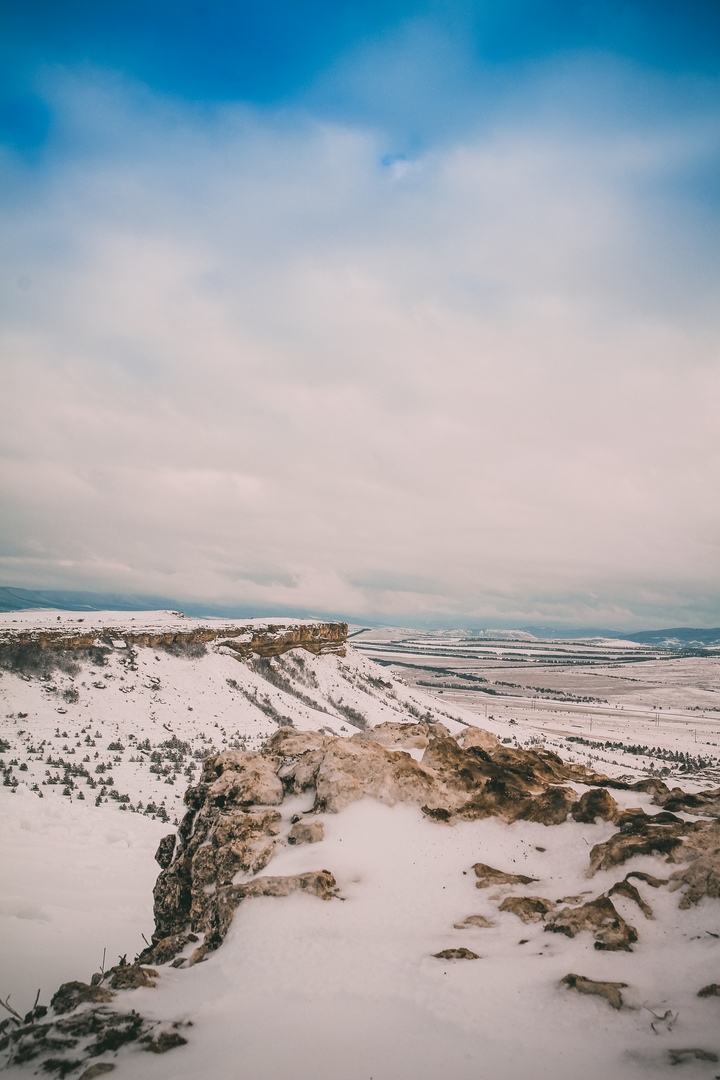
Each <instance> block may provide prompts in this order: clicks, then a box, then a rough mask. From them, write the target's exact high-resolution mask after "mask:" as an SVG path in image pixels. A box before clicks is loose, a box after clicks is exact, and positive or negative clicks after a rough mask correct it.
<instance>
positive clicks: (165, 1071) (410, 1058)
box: [9, 796, 720, 1080]
mask: <svg viewBox="0 0 720 1080" xmlns="http://www.w3.org/2000/svg"><path fill="white" fill-rule="evenodd" d="M635 799H636V800H637V796H635ZM296 809H298V806H296V805H293V804H292V803H290V804H288V805H285V804H283V807H282V810H283V814H284V816H288V817H289V815H290V813H291V812H292V811H293V810H296ZM323 820H324V822H325V829H326V837H327V838H326V840H325V841H323V842H322V843H321V844H318V845H312V846H305V847H300V848H287V849H285V850H284V851H282V852H281V854H279V855H278V856H277V857H276V858H275V859H274V860H273V862H272V865H271V869H270V870H269V872H271V873H273V874H293V873H299V872H302V871H306V870H313V869H319V868H327V869H330V870H331V871H332V872H333V873H334V874H335V876H336V878H337V880H338V883H339V885H340V888H341V893H342V895H343V897H344V898H345V899H344V901H341V900H332V901H329V902H323V901H321V900H318V899H316V898H314V897H309V896H306V895H299V894H294V895H292V896H290V897H286V898H282V899H280V900H278V899H276V898H268V897H264V898H259V899H254V900H250V901H246V902H244V903H243V904H241V906H240V907H239V909H238V911H237V913H236V915H235V919H234V922H233V925H232V927H231V930H230V932H229V934H228V937H227V939H226V941H225V943H224V944H223V945H222V946H221V948H220V949H219V950H218V951H217V953H215V954H214V955H213V956H212V957H211V958H210V959H209V960H208V961H206V962H205V963H204V964H201V965H198V966H196V967H195V968H191V969H189V970H173V969H171V968H167V967H165V968H163V969H162V978H161V980H160V983H159V985H158V987H157V988H156V989H147V990H145V989H142V990H138V991H134V992H132V993H130V994H127V993H126V994H121V995H119V996H118V997H117V998H116V1001H115V1006H116V1007H118V1008H123V1007H125V1008H127V1009H129V1008H135V1009H137V1010H138V1011H139V1012H141V1013H142V1014H143V1015H146V1016H149V1017H152V1018H154V1017H157V1018H163V1019H172V1020H175V1019H180V1020H191V1021H192V1024H193V1026H192V1028H190V1029H188V1032H187V1034H188V1037H189V1042H188V1045H187V1046H185V1047H183V1048H182V1049H181V1050H177V1051H173V1052H172V1054H169V1055H168V1056H167V1057H166V1058H163V1059H158V1058H156V1057H154V1056H153V1055H147V1054H143V1053H142V1052H137V1051H129V1052H121V1053H120V1054H119V1056H118V1059H117V1062H118V1066H119V1069H120V1070H122V1072H123V1073H124V1074H126V1075H131V1076H133V1077H137V1078H147V1080H151V1078H154V1077H159V1076H164V1077H168V1076H171V1077H173V1080H175V1078H177V1080H196V1078H198V1077H201V1076H211V1077H213V1078H214V1080H337V1078H339V1077H341V1078H343V1080H370V1078H372V1080H435V1078H438V1077H450V1078H452V1080H518V1078H520V1077H535V1078H539V1080H545V1078H547V1080H550V1078H551V1077H554V1078H560V1080H571V1078H572V1080H574V1078H576V1077H583V1078H585V1080H606V1078H608V1077H615V1078H618V1080H634V1078H640V1077H650V1076H653V1077H654V1076H659V1075H663V1074H665V1072H668V1073H669V1072H671V1071H672V1072H673V1073H674V1071H675V1070H671V1068H670V1067H669V1066H667V1065H665V1064H663V1063H662V1062H663V1059H665V1060H666V1049H667V1048H668V1047H677V1046H685V1045H687V1046H694V1045H699V1046H707V1045H708V1039H709V1038H712V1037H713V1036H716V1033H717V1027H716V1021H717V1011H718V1005H717V1001H716V1000H715V1001H714V1000H709V1001H703V1000H698V999H697V997H696V996H695V995H696V993H697V989H698V988H699V987H700V986H702V985H704V984H706V983H707V982H709V981H711V980H712V979H713V977H714V976H716V974H717V967H718V961H720V948H719V947H718V943H717V942H715V941H714V940H713V939H711V938H709V937H708V936H707V934H706V933H705V930H706V928H707V927H710V926H711V925H714V923H713V922H712V920H713V917H714V916H715V914H716V912H715V910H714V907H713V908H711V907H710V906H709V905H708V906H707V907H701V908H700V909H698V910H697V911H690V912H683V913H678V912H677V896H669V895H668V894H663V893H662V892H657V891H655V890H647V893H646V894H647V899H648V900H649V901H650V902H651V903H652V904H653V906H654V907H655V909H656V911H657V912H658V913H660V909H662V920H661V921H662V928H660V920H659V921H658V923H652V922H646V921H645V920H644V919H643V920H642V926H641V927H640V931H641V940H640V943H639V944H638V945H637V946H635V951H634V952H633V953H631V954H627V953H624V954H618V953H598V952H597V951H596V950H595V949H593V947H592V941H591V940H590V938H589V935H581V936H580V937H579V938H577V939H575V940H572V941H570V940H568V939H566V938H564V937H562V936H560V935H552V934H548V933H544V932H543V928H542V924H534V925H530V926H527V925H525V924H523V923H522V922H520V920H519V919H517V918H516V917H515V916H514V915H512V914H510V913H499V912H498V910H497V907H498V903H499V900H500V897H501V896H504V895H507V894H508V893H510V892H515V893H519V894H522V893H527V892H529V891H533V892H536V893H537V894H538V895H551V896H553V898H554V892H552V891H550V892H548V889H550V890H554V891H555V892H557V895H558V897H559V896H561V895H565V894H566V893H578V892H581V891H582V890H583V889H588V887H590V888H592V890H593V893H596V892H597V891H599V890H600V889H601V888H605V887H607V885H609V884H610V883H611V879H614V877H615V876H617V873H615V874H613V873H612V872H610V873H609V874H607V875H598V877H597V878H596V879H593V881H592V883H591V884H590V883H588V881H587V879H585V878H584V877H583V876H582V875H581V874H579V873H578V867H581V866H584V865H586V863H587V850H588V849H587V845H586V839H585V837H586V834H587V835H588V836H590V837H592V838H593V840H599V839H602V838H605V836H606V835H609V833H610V832H611V831H612V826H611V825H608V824H606V823H603V824H602V825H600V824H599V825H596V826H586V827H584V828H581V827H578V826H577V825H575V824H574V823H570V824H567V825H562V826H555V827H551V828H547V827H545V826H543V825H537V824H532V823H527V822H525V823H523V822H517V823H515V824H514V825H513V826H509V827H508V826H505V825H503V824H502V823H500V822H498V821H497V820H494V819H490V820H486V821H480V822H471V823H459V824H457V825H455V826H453V827H447V826H442V825H436V824H433V823H431V822H429V821H427V820H425V819H423V818H422V815H421V814H420V812H419V811H418V810H417V808H413V807H408V806H405V805H400V806H396V807H393V808H388V807H385V806H382V805H380V804H378V803H375V802H372V801H370V800H363V801H362V802H360V803H356V804H354V805H352V806H350V807H348V808H347V809H346V810H344V811H343V812H342V813H341V814H339V815H336V816H333V815H325V816H324V818H323ZM539 847H545V849H546V850H545V851H539V850H538V848H539ZM476 861H483V862H487V863H489V864H491V865H493V866H498V867H500V868H502V869H507V870H513V871H520V872H524V873H528V874H531V875H533V876H537V877H539V879H540V880H539V882H538V884H537V885H533V886H532V889H529V888H528V887H527V886H525V887H522V886H521V887H514V888H512V889H510V888H507V887H505V888H503V889H500V890H493V889H490V890H487V889H486V890H477V889H476V888H475V877H474V875H473V874H472V872H471V866H472V864H473V863H474V862H476ZM640 864H642V868H643V869H648V870H651V871H654V872H656V873H657V872H658V871H661V870H662V863H661V860H659V859H656V858H646V859H643V860H638V865H640ZM606 879H607V880H606ZM618 906H619V907H620V908H622V907H623V901H619V903H618ZM623 913H624V914H625V915H626V916H627V917H631V918H632V920H633V921H634V922H635V923H636V924H637V922H638V916H639V913H638V910H637V908H636V907H634V906H633V905H630V906H629V907H628V909H627V910H624V909H623ZM470 914H483V915H485V916H487V917H488V918H489V919H491V920H492V921H493V922H494V923H495V926H494V927H492V928H490V929H479V928H478V929H469V930H468V929H465V930H457V929H454V928H453V925H454V923H457V922H459V921H461V920H463V919H464V918H466V917H467V916H468V915H470ZM640 918H642V916H640ZM585 937H587V940H584V938H585ZM693 938H696V940H692V939H693ZM523 941H524V944H523V943H522V942H523ZM460 945H462V946H465V947H467V948H469V949H472V950H473V951H474V952H476V953H478V954H479V956H480V959H478V960H462V961H443V960H438V959H436V958H435V957H434V956H433V953H436V952H438V951H440V950H441V949H446V948H450V947H457V946H460ZM568 972H580V973H582V974H584V975H587V976H589V977H591V978H596V979H610V980H613V981H624V982H627V983H628V984H629V987H630V989H629V990H628V991H627V992H626V998H627V1000H628V1002H629V1003H630V1004H634V1005H636V1006H638V1008H637V1009H635V1010H633V1011H627V1012H625V1011H624V1012H622V1013H617V1012H614V1011H613V1010H612V1009H610V1008H609V1006H608V1005H607V1003H606V1002H605V1001H603V1000H600V999H597V998H588V997H580V996H578V995H576V994H574V993H572V992H570V991H566V990H563V989H562V988H560V987H559V986H558V981H559V979H560V978H561V977H562V976H564V975H565V974H567V973H568ZM644 1002H646V1003H647V1004H648V1005H649V1006H651V1007H652V1008H653V1009H654V1011H655V1012H657V1013H660V1014H662V1013H664V1012H665V1010H666V1009H667V1008H670V1009H672V1011H673V1013H674V1012H678V1011H679V1013H680V1019H679V1021H678V1024H677V1026H676V1027H675V1028H674V1030H673V1031H672V1032H669V1031H663V1030H661V1031H660V1033H659V1034H655V1033H654V1032H653V1031H652V1029H651V1028H650V1021H651V1020H652V1016H651V1015H650V1013H649V1012H648V1011H647V1010H646V1009H643V1008H642V1007H640V1006H642V1004H643V1003H644ZM716 1041H719V1042H720V1040H717V1039H716ZM711 1068H712V1069H713V1071H712V1072H710V1071H709V1070H710V1069H711ZM716 1071H717V1067H714V1068H713V1067H712V1066H708V1063H707V1062H705V1063H698V1064H697V1065H689V1066H685V1067H684V1068H683V1070H682V1074H683V1076H687V1077H691V1078H692V1080H695V1078H696V1077H700V1076H703V1077H708V1076H710V1075H712V1076H714V1075H715V1072H716ZM9 1075H11V1076H15V1075H22V1074H21V1073H19V1072H16V1071H15V1070H11V1071H10V1073H9Z"/></svg>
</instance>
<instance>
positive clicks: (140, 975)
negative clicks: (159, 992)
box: [106, 964, 158, 990]
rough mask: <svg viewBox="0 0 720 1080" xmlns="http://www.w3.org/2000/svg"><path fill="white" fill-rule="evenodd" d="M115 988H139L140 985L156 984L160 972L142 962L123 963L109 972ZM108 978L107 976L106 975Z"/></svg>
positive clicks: (111, 982) (111, 983)
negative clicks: (144, 965) (142, 965)
mask: <svg viewBox="0 0 720 1080" xmlns="http://www.w3.org/2000/svg"><path fill="white" fill-rule="evenodd" d="M108 975H109V977H110V985H111V986H112V988H113V990H137V988H138V987H139V986H155V985H157V984H156V982H155V980H156V979H157V978H158V973H157V971H155V970H154V969H153V968H146V967H141V966H140V964H123V965H121V966H118V967H114V968H110V971H109V972H108ZM106 978H107V976H106Z"/></svg>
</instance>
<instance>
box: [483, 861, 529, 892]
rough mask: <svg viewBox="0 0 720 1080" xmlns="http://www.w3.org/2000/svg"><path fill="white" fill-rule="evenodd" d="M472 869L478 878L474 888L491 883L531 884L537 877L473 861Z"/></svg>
mask: <svg viewBox="0 0 720 1080" xmlns="http://www.w3.org/2000/svg"><path fill="white" fill-rule="evenodd" d="M473 870H474V871H475V877H476V878H477V879H478V880H477V883H476V885H475V888H476V889H488V888H490V886H491V885H531V884H533V883H534V882H536V881H537V878H533V877H528V876H527V875H526V874H506V873H505V871H503V870H496V869H495V868H494V867H492V866H487V865H486V863H475V865H474V866H473Z"/></svg>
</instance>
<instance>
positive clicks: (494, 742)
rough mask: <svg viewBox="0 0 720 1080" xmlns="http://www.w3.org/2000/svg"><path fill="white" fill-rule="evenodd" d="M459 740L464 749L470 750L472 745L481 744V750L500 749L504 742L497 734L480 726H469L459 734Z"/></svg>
mask: <svg viewBox="0 0 720 1080" xmlns="http://www.w3.org/2000/svg"><path fill="white" fill-rule="evenodd" d="M458 742H459V743H460V745H461V746H462V748H463V750H469V749H470V747H471V746H479V747H480V749H481V750H488V751H492V750H498V749H499V748H500V746H502V743H501V742H500V740H499V739H498V737H497V735H493V734H492V732H490V731H485V729H484V728H480V727H469V728H466V729H465V731H463V732H462V734H461V735H459V736H458Z"/></svg>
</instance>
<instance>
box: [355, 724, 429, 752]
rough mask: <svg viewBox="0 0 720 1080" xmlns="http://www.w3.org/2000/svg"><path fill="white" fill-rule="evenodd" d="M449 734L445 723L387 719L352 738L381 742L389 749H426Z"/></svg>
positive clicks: (381, 744)
mask: <svg viewBox="0 0 720 1080" xmlns="http://www.w3.org/2000/svg"><path fill="white" fill-rule="evenodd" d="M449 735H450V732H449V731H448V729H447V728H446V727H445V725H444V724H429V723H427V722H426V721H424V720H421V721H420V722H419V723H417V724H407V723H398V722H397V721H395V720H386V721H385V722H384V723H382V724H376V725H375V727H372V728H368V729H367V731H361V732H358V734H357V735H353V736H352V738H353V739H357V740H358V741H360V742H362V741H364V740H370V741H371V742H376V743H379V744H380V746H384V747H385V748H386V749H387V750H424V749H425V748H426V747H427V746H428V745H429V743H430V742H432V740H433V739H438V738H442V737H445V738H447V737H448V736H449Z"/></svg>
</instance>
